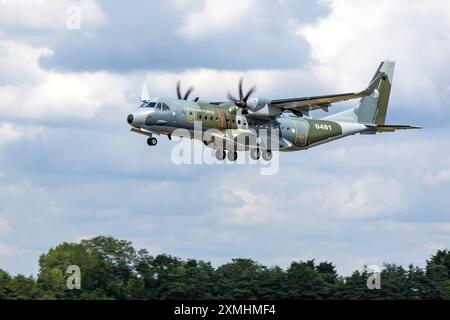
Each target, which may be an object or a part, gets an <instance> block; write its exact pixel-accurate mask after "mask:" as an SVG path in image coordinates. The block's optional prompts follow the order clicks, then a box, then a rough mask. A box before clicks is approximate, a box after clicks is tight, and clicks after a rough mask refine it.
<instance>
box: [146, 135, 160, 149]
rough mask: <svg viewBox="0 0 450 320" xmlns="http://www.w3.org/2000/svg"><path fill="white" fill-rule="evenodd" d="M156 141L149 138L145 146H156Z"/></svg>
mask: <svg viewBox="0 0 450 320" xmlns="http://www.w3.org/2000/svg"><path fill="white" fill-rule="evenodd" d="M157 143H158V140H157V139H156V138H153V137H150V138H148V139H147V144H148V145H149V146H151V147H153V146H156V144H157Z"/></svg>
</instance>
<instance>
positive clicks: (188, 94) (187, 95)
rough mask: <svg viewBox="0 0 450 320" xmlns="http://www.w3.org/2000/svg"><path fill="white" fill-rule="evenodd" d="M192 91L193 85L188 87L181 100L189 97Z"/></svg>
mask: <svg viewBox="0 0 450 320" xmlns="http://www.w3.org/2000/svg"><path fill="white" fill-rule="evenodd" d="M192 91H194V87H190V88H189V89H188V91H187V92H186V94H185V95H184V97H183V100H187V99H188V98H189V96H190V95H191V93H192Z"/></svg>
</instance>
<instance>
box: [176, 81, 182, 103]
mask: <svg viewBox="0 0 450 320" xmlns="http://www.w3.org/2000/svg"><path fill="white" fill-rule="evenodd" d="M177 97H178V100H181V99H183V97H182V96H181V81H178V82H177Z"/></svg>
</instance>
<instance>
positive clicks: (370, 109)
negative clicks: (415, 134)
mask: <svg viewBox="0 0 450 320" xmlns="http://www.w3.org/2000/svg"><path fill="white" fill-rule="evenodd" d="M394 68H395V62H393V61H384V62H382V63H381V65H380V66H379V68H378V69H377V71H376V73H375V75H374V77H373V78H372V80H371V81H370V84H369V86H368V87H367V89H365V90H364V91H361V92H357V93H344V94H333V95H325V96H315V97H303V98H293V99H266V98H251V96H252V95H253V93H254V92H255V90H256V89H255V87H252V88H251V89H250V90H249V91H247V92H246V93H245V94H244V90H243V81H242V79H241V81H240V82H239V87H238V89H239V98H235V97H233V96H232V95H231V94H230V93H228V99H229V100H230V101H228V102H209V101H202V100H200V99H199V98H195V99H194V100H189V96H190V95H191V93H192V91H193V88H192V87H191V88H189V89H188V90H187V92H186V93H185V94H184V95H182V94H181V89H180V82H178V84H177V99H173V98H150V97H149V94H148V90H147V89H146V85H145V84H144V88H143V90H142V95H141V101H142V104H141V105H140V107H139V108H138V109H137V110H136V111H134V112H133V113H132V114H130V115H128V117H127V122H128V123H129V124H130V125H131V127H132V128H131V131H133V132H136V133H140V134H143V135H145V136H147V137H148V140H147V144H148V145H150V146H155V145H156V144H157V139H156V138H155V137H154V136H155V135H167V136H168V137H169V139H171V138H172V136H183V137H186V134H178V133H177V132H179V131H180V130H177V129H183V130H181V131H182V132H189V133H190V137H189V138H191V139H199V140H201V141H202V142H203V143H205V145H207V146H209V147H211V148H213V149H215V150H216V152H215V156H216V158H217V159H218V160H224V159H225V156H226V152H228V155H227V158H228V160H230V161H235V160H236V159H237V151H250V156H251V158H252V159H254V160H258V159H259V158H260V156H262V157H263V159H264V160H266V161H269V160H270V159H271V158H272V151H274V150H279V151H297V150H305V149H309V148H311V147H315V146H318V145H320V144H323V143H326V142H330V141H333V140H336V139H340V138H343V137H346V136H349V135H354V134H357V133H360V134H376V133H378V132H394V131H396V130H399V129H420V127H415V126H409V125H386V124H385V119H386V112H387V108H388V102H389V95H390V91H391V84H392V79H393V75H394ZM358 98H359V99H360V101H359V104H358V105H357V106H356V107H354V108H352V109H349V110H346V111H343V112H339V113H336V114H333V115H329V116H327V117H324V118H321V119H312V118H311V117H310V116H309V113H310V112H311V111H314V110H319V109H321V110H325V111H327V112H328V109H329V108H330V106H331V104H332V103H335V102H340V101H346V100H351V99H358ZM213 129H214V130H213ZM199 130H200V133H201V134H195V133H196V131H199ZM208 132H212V133H209V134H207V133H208ZM268 132H269V133H268ZM274 132H275V133H274ZM241 136H246V138H245V139H240V137H241ZM263 137H264V139H262V138H263ZM252 138H253V139H252Z"/></svg>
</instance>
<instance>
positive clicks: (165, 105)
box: [162, 103, 170, 111]
mask: <svg viewBox="0 0 450 320" xmlns="http://www.w3.org/2000/svg"><path fill="white" fill-rule="evenodd" d="M162 110H163V111H169V110H170V108H169V106H168V105H167V104H165V103H163V105H162Z"/></svg>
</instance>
